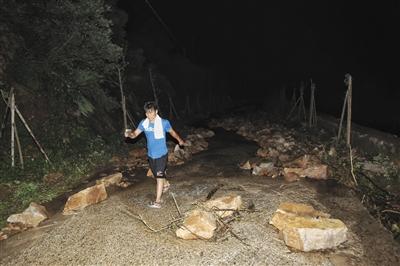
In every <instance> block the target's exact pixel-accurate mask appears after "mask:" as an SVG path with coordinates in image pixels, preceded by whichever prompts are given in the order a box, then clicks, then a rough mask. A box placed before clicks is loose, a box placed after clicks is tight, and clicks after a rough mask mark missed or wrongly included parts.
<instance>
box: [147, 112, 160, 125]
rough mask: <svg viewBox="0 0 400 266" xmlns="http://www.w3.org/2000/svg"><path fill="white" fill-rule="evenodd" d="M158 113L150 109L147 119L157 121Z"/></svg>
mask: <svg viewBox="0 0 400 266" xmlns="http://www.w3.org/2000/svg"><path fill="white" fill-rule="evenodd" d="M157 113H158V111H156V110H154V109H149V110H147V111H146V117H147V118H148V119H149V120H150V121H151V122H153V121H154V119H156V115H157Z"/></svg>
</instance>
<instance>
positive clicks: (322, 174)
mask: <svg viewBox="0 0 400 266" xmlns="http://www.w3.org/2000/svg"><path fill="white" fill-rule="evenodd" d="M283 172H284V174H285V175H287V174H288V173H295V174H297V175H299V176H300V177H309V178H312V179H327V178H328V166H327V165H324V164H321V165H316V166H310V167H308V168H305V169H304V168H288V167H285V168H284V169H283Z"/></svg>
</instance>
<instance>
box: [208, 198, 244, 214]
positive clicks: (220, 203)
mask: <svg viewBox="0 0 400 266" xmlns="http://www.w3.org/2000/svg"><path fill="white" fill-rule="evenodd" d="M241 206H242V197H241V196H234V195H231V196H223V197H219V198H216V199H213V200H209V201H206V202H205V203H204V208H206V209H208V210H210V211H211V210H214V211H215V213H216V214H217V215H218V216H220V217H222V218H223V217H227V216H230V215H232V214H233V212H234V211H235V210H239V209H240V207H241ZM217 210H222V211H217Z"/></svg>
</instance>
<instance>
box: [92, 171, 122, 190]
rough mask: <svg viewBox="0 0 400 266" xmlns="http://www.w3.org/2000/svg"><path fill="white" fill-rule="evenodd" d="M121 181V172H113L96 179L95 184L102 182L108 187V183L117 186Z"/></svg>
mask: <svg viewBox="0 0 400 266" xmlns="http://www.w3.org/2000/svg"><path fill="white" fill-rule="evenodd" d="M121 182H122V173H115V174H112V175H109V176H106V177H103V178H102V179H100V180H96V184H97V185H99V184H104V186H105V187H109V186H110V185H116V186H118V185H119V184H120V183H121Z"/></svg>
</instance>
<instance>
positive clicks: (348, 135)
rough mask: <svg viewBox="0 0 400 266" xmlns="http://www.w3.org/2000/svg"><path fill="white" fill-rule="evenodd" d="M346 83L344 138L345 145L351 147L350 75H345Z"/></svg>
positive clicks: (351, 85)
mask: <svg viewBox="0 0 400 266" xmlns="http://www.w3.org/2000/svg"><path fill="white" fill-rule="evenodd" d="M346 81H347V85H348V89H347V90H348V92H349V93H348V99H347V136H346V144H347V145H348V146H350V145H351V102H352V99H351V98H352V94H353V92H352V90H353V88H352V87H353V84H352V83H353V82H352V77H351V75H350V74H346Z"/></svg>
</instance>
